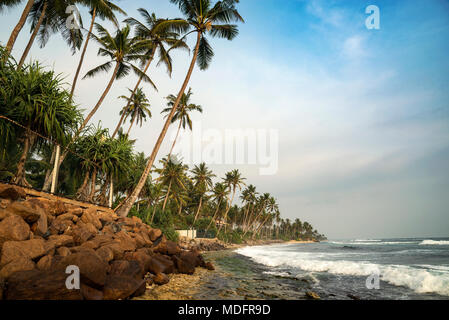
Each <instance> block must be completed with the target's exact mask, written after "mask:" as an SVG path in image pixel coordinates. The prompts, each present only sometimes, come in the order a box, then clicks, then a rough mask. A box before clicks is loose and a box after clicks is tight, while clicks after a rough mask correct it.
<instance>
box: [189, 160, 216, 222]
mask: <svg viewBox="0 0 449 320" xmlns="http://www.w3.org/2000/svg"><path fill="white" fill-rule="evenodd" d="M192 174H193V182H194V184H193V187H194V188H195V191H196V192H197V193H198V195H199V196H200V201H199V204H198V210H197V211H196V214H195V218H194V220H193V224H195V222H196V219H197V218H198V215H199V214H200V211H201V205H202V203H203V197H204V196H205V194H206V193H207V192H208V191H209V189H210V188H212V186H213V185H214V184H213V182H212V178H213V177H215V174H213V172H212V171H211V170H209V168H207V166H206V164H205V163H204V162H203V163H201V164H200V165H199V166H195V167H194V168H193V169H192Z"/></svg>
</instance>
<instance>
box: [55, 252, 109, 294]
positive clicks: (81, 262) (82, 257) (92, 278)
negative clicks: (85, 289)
mask: <svg viewBox="0 0 449 320" xmlns="http://www.w3.org/2000/svg"><path fill="white" fill-rule="evenodd" d="M69 265H75V266H77V267H78V268H79V269H80V274H81V282H83V283H85V284H87V285H88V286H91V287H93V288H101V287H103V286H104V283H105V280H106V272H107V271H108V269H109V266H108V265H107V264H106V263H105V262H104V261H103V260H102V259H101V258H100V257H99V256H98V255H97V254H96V253H95V251H94V250H89V249H84V250H82V251H80V252H78V253H74V254H71V255H69V256H67V257H64V258H63V259H62V260H61V261H60V262H59V263H58V268H63V269H64V270H65V268H66V267H67V266H69Z"/></svg>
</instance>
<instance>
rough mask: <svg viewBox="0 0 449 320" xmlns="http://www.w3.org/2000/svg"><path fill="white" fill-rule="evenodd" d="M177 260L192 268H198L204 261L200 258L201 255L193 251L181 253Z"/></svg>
mask: <svg viewBox="0 0 449 320" xmlns="http://www.w3.org/2000/svg"><path fill="white" fill-rule="evenodd" d="M179 258H180V259H181V260H182V261H184V263H186V264H189V265H192V266H194V267H199V266H201V265H202V262H203V261H204V260H203V259H202V257H201V255H200V254H199V253H198V252H195V251H183V252H182V253H181V254H180V255H179Z"/></svg>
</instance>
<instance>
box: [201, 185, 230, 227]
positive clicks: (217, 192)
mask: <svg viewBox="0 0 449 320" xmlns="http://www.w3.org/2000/svg"><path fill="white" fill-rule="evenodd" d="M212 194H213V195H212V197H213V198H212V199H213V200H214V201H215V204H216V206H217V207H216V209H215V212H214V215H213V216H212V219H211V221H210V223H209V225H208V226H207V228H206V232H207V231H208V230H209V228H210V227H211V226H212V224H213V223H215V219H216V218H217V215H218V212H219V210H220V207H221V204H222V203H223V201H225V200H226V199H227V197H228V195H229V188H228V186H227V185H226V184H224V183H220V182H218V183H216V184H215V186H214V189H213V190H212Z"/></svg>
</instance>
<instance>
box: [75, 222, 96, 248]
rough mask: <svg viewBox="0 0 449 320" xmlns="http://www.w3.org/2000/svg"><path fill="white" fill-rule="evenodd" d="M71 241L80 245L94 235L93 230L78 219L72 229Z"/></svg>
mask: <svg viewBox="0 0 449 320" xmlns="http://www.w3.org/2000/svg"><path fill="white" fill-rule="evenodd" d="M71 233H72V236H73V241H74V242H75V244H76V245H80V244H82V243H84V242H86V241H88V240H90V239H92V238H93V237H94V236H95V234H96V233H95V232H92V228H89V227H88V226H87V225H86V224H84V223H83V222H81V221H79V222H78V223H77V224H76V226H74V227H73V230H72V232H71Z"/></svg>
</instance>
